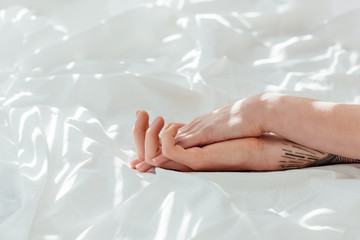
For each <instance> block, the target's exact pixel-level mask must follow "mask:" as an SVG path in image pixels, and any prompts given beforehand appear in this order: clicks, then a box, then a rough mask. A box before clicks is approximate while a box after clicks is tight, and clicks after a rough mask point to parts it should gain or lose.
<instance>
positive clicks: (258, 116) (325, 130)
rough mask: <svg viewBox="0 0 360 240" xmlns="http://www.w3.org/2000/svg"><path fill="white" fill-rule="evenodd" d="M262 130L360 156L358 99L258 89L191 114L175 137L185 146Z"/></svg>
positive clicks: (257, 134) (337, 151)
mask: <svg viewBox="0 0 360 240" xmlns="http://www.w3.org/2000/svg"><path fill="white" fill-rule="evenodd" d="M266 132H273V133H276V134H277V135H280V136H282V137H284V138H286V139H289V140H291V141H293V142H296V143H299V144H301V145H304V146H306V147H310V148H313V149H318V150H320V151H323V152H329V153H333V154H336V155H340V156H346V157H350V158H360V105H350V104H338V103H330V102H322V101H317V100H313V99H308V98H301V97H294V96H288V95H282V94H274V93H263V94H258V95H255V96H251V97H249V98H246V99H243V100H239V101H237V102H235V103H234V104H232V105H229V106H226V107H224V108H221V109H218V110H215V111H213V112H211V113H208V114H205V115H203V116H199V117H197V118H195V119H194V120H193V121H192V122H190V123H189V124H187V125H186V126H184V127H182V128H181V129H180V131H179V133H178V135H177V136H176V138H175V139H176V142H177V143H178V144H179V145H181V146H182V147H184V148H188V147H192V146H202V145H208V144H211V143H215V142H220V141H225V140H230V139H236V138H244V137H259V136H261V135H262V134H263V133H266Z"/></svg>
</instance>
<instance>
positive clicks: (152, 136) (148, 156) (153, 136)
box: [145, 116, 164, 164]
mask: <svg viewBox="0 0 360 240" xmlns="http://www.w3.org/2000/svg"><path fill="white" fill-rule="evenodd" d="M163 126H164V119H163V118H162V117H160V116H159V117H156V118H155V119H154V121H153V122H152V123H151V126H150V127H149V128H148V130H147V131H146V136H145V161H146V162H147V163H149V164H152V163H153V162H152V159H153V158H154V157H156V156H158V155H159V154H160V153H161V148H160V139H159V133H160V131H161V129H162V128H163Z"/></svg>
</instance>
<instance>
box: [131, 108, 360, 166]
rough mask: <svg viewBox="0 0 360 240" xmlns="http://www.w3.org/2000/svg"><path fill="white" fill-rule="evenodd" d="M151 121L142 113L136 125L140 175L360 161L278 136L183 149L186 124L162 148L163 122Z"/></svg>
mask: <svg viewBox="0 0 360 240" xmlns="http://www.w3.org/2000/svg"><path fill="white" fill-rule="evenodd" d="M148 119H149V117H148V114H147V113H146V112H144V111H140V112H139V113H138V119H137V121H136V123H135V126H134V140H135V143H136V147H137V150H138V159H137V160H134V161H132V162H131V163H130V166H131V167H132V168H133V169H137V170H138V171H140V172H146V171H147V170H149V169H150V168H152V167H153V166H158V167H162V168H166V169H173V170H178V171H248V170H251V171H274V170H285V169H293V168H302V167H310V166H319V165H328V164H338V163H358V162H359V160H356V159H350V158H344V157H339V156H335V155H332V154H328V153H324V152H320V151H317V150H313V149H311V148H306V147H304V146H301V145H299V144H296V143H293V142H291V141H288V140H286V139H283V138H281V137H279V136H276V135H263V136H261V137H258V138H245V139H235V140H229V141H225V142H220V143H215V144H210V145H207V146H204V147H202V148H200V147H192V148H189V149H184V148H183V147H181V146H180V145H177V144H176V141H175V136H176V133H177V130H178V128H180V127H182V126H183V124H173V125H171V127H169V128H166V129H165V130H164V132H163V134H162V142H163V145H162V146H161V144H160V139H159V137H158V134H159V133H160V131H161V129H162V127H163V125H164V120H163V119H162V118H161V117H158V118H157V121H155V122H154V123H153V124H152V125H151V126H150V128H149V126H148ZM156 159H157V160H158V161H157V162H156ZM169 159H171V160H169Z"/></svg>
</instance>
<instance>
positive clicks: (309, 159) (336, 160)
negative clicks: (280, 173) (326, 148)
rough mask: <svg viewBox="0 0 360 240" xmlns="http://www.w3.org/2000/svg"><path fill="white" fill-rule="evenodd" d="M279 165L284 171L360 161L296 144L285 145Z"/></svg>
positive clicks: (359, 161)
mask: <svg viewBox="0 0 360 240" xmlns="http://www.w3.org/2000/svg"><path fill="white" fill-rule="evenodd" d="M281 150H282V155H281V159H280V160H279V165H280V167H281V168H282V169H294V168H305V167H315V166H324V165H331V164H343V163H360V159H353V158H347V157H342V156H337V155H334V154H331V153H324V152H320V151H318V150H314V149H311V148H307V147H304V146H301V145H298V144H296V143H292V142H289V143H284V147H283V148H282V149H281Z"/></svg>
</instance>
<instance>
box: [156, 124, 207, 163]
mask: <svg viewBox="0 0 360 240" xmlns="http://www.w3.org/2000/svg"><path fill="white" fill-rule="evenodd" d="M177 130H178V128H177V127H176V126H175V125H172V126H170V127H169V128H168V129H167V130H165V131H164V132H163V134H162V136H161V137H162V153H163V155H164V156H165V157H166V158H168V159H171V160H172V161H175V162H178V163H180V164H183V165H186V166H188V167H190V168H192V169H195V170H196V162H197V159H196V158H200V157H201V156H200V154H199V153H200V151H201V148H198V147H195V148H189V149H187V150H185V149H184V148H183V147H181V146H180V145H177V144H176V142H175V135H176V133H177Z"/></svg>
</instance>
